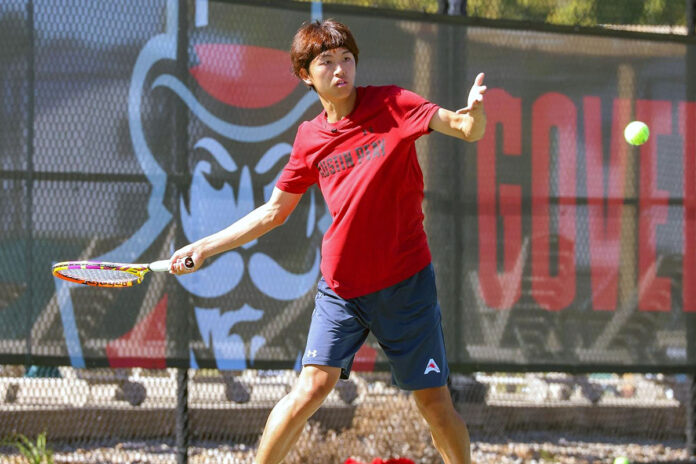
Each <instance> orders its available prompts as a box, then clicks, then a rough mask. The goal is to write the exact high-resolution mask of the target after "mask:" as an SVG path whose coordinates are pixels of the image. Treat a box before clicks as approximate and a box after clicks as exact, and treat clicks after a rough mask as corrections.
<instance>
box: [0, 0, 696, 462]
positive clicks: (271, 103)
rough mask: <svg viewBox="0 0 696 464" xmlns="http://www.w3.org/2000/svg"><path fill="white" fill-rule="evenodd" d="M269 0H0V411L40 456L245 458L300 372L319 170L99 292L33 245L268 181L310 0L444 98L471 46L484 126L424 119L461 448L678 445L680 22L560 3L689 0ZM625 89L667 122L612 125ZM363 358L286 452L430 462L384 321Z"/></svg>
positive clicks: (373, 70) (684, 131)
mask: <svg viewBox="0 0 696 464" xmlns="http://www.w3.org/2000/svg"><path fill="white" fill-rule="evenodd" d="M262 3H263V4H260V3H257V2H253V1H239V2H236V1H172V0H148V1H139V2H128V3H120V2H103V3H95V2H92V1H90V0H70V1H57V0H33V1H30V0H9V1H4V2H3V3H2V7H1V8H0V25H2V26H3V27H1V28H0V38H1V39H2V44H3V47H2V49H0V91H1V92H2V98H1V99H0V148H2V150H0V182H2V184H3V194H2V195H1V196H0V211H1V212H2V216H3V218H4V220H3V221H0V245H1V246H0V262H2V263H3V265H2V266H1V267H0V322H1V323H0V437H13V436H14V437H15V439H16V438H17V436H16V435H14V434H17V433H19V434H22V435H24V436H26V437H28V438H30V439H31V440H32V441H35V443H36V440H37V437H39V436H41V434H43V433H45V434H46V437H47V438H48V440H49V445H50V447H51V448H52V449H53V450H54V452H55V454H56V457H57V461H56V462H82V463H97V462H152V463H155V462H173V461H174V460H178V461H179V462H181V459H182V456H185V455H187V456H189V458H190V461H191V462H233V463H237V462H239V463H246V462H251V461H252V459H253V458H252V456H253V452H254V449H255V446H256V443H257V440H258V436H259V433H260V431H261V430H262V428H263V425H264V422H265V420H266V418H267V416H268V413H269V411H270V409H271V408H272V406H273V405H274V404H275V403H276V402H277V401H278V400H279V399H280V398H281V397H282V396H283V395H285V394H286V393H287V392H288V391H289V390H290V389H291V388H292V386H293V385H294V383H295V382H296V380H297V370H298V367H299V366H298V359H299V358H300V357H301V355H302V353H303V351H304V338H305V336H306V333H307V327H308V324H309V319H310V315H311V311H312V309H313V296H314V286H315V283H316V280H317V279H318V277H319V271H318V260H319V246H320V243H321V237H322V234H323V232H324V231H325V230H326V228H327V227H328V223H329V221H330V219H329V218H328V214H327V211H326V207H325V205H324V203H323V200H322V199H321V195H320V192H319V191H318V190H313V191H310V192H308V194H307V195H305V197H303V200H302V203H301V204H300V205H299V206H298V209H297V210H296V211H295V213H294V214H293V216H292V217H291V218H290V220H289V221H288V222H287V223H286V224H285V225H284V226H283V229H282V231H281V232H279V233H276V234H275V235H270V236H268V237H264V238H263V239H260V240H258V241H256V242H254V243H251V244H249V246H248V247H243V248H241V249H239V250H235V251H234V252H232V253H229V254H226V255H223V256H222V257H220V258H219V259H218V260H216V261H214V262H212V263H210V265H209V266H208V267H207V268H206V269H204V270H202V271H201V272H200V273H196V274H194V275H192V276H189V277H187V278H180V279H179V278H174V277H172V276H166V275H161V274H160V275H151V276H148V280H147V281H146V283H145V284H143V285H142V286H139V287H137V288H133V289H130V290H105V289H94V288H87V287H79V286H75V285H66V284H64V283H63V282H62V281H58V280H56V279H53V277H52V276H51V275H50V271H49V269H50V267H51V264H52V263H54V262H56V261H62V260H66V259H102V260H108V261H123V260H127V261H142V262H146V261H152V260H155V259H162V258H166V257H167V256H169V255H170V253H171V252H172V250H173V249H175V248H177V247H178V246H181V245H183V244H185V243H188V242H190V241H192V240H195V239H197V238H200V237H201V236H203V235H206V234H207V233H211V232H214V231H216V230H219V229H220V228H222V227H224V226H226V225H228V224H229V223H230V222H232V221H233V220H234V219H235V218H238V217H240V216H241V215H243V214H245V213H246V212H248V211H250V210H251V209H253V208H254V207H255V206H257V205H259V204H261V203H263V202H264V201H265V200H266V199H267V198H268V195H269V192H270V191H271V189H272V187H273V185H274V182H275V180H276V178H277V176H278V173H279V170H280V169H282V167H283V165H284V162H285V161H286V160H287V157H288V155H289V150H290V147H291V144H292V141H293V137H294V134H295V131H296V129H297V125H298V124H299V123H300V121H301V120H303V119H308V118H311V117H313V116H314V115H315V114H316V113H317V112H318V111H319V110H320V105H319V103H318V102H317V99H316V96H315V95H313V94H312V93H311V92H308V91H307V90H306V89H305V88H304V87H303V86H301V85H298V82H297V80H296V79H295V78H294V77H293V76H291V75H290V73H289V63H288V62H287V48H288V44H289V40H290V38H291V37H292V34H293V33H294V31H295V30H296V29H297V27H298V26H299V24H301V23H302V22H304V21H306V20H309V19H312V18H315V19H316V18H317V17H318V16H321V15H323V16H325V17H337V18H339V19H340V20H343V21H345V22H346V23H347V24H349V25H350V26H351V28H352V29H353V30H354V31H355V32H356V36H357V38H358V44H359V46H360V48H361V50H362V54H361V57H360V71H359V76H360V82H359V85H368V84H370V85H380V84H397V85H400V86H403V87H406V88H409V89H411V90H414V91H416V92H418V93H420V94H422V95H423V96H425V97H426V98H428V99H430V100H432V101H434V102H437V103H439V104H442V105H443V106H448V107H454V106H455V105H459V104H460V103H461V102H464V101H465V99H466V92H467V91H468V87H469V86H470V84H471V82H472V81H473V77H474V76H475V75H476V73H477V72H479V71H486V73H487V83H488V84H489V86H490V89H489V92H488V96H487V98H488V102H489V103H487V111H488V115H489V121H490V129H489V135H488V137H487V138H486V139H485V140H482V141H481V142H479V143H478V144H477V145H467V144H463V143H458V142H453V141H452V140H449V139H446V138H444V137H440V136H438V135H437V134H433V135H431V136H428V137H426V138H423V139H422V140H420V141H419V155H420V156H421V165H422V168H423V172H424V177H425V181H426V186H427V187H426V188H427V192H426V199H425V202H424V210H425V214H426V218H425V223H426V228H427V229H428V233H429V237H430V240H431V246H432V252H433V258H434V265H435V267H436V268H437V271H438V287H439V291H440V300H441V304H442V307H443V318H444V331H445V337H446V341H447V349H448V356H449V359H450V364H451V367H452V371H453V372H455V373H456V374H454V375H453V376H452V379H451V385H450V387H451V392H452V395H453V399H454V400H455V403H456V405H457V408H458V409H459V410H460V412H461V413H462V416H463V417H464V418H465V419H466V421H467V422H468V423H469V425H470V428H471V432H472V438H473V441H474V446H473V451H474V458H475V460H477V461H479V462H519V461H520V460H522V461H530V460H537V461H539V460H543V459H546V460H553V459H556V460H568V461H572V460H573V459H576V460H577V459H586V460H609V459H610V458H612V457H613V456H614V455H616V454H619V453H622V454H625V455H628V456H629V457H630V458H631V459H633V460H636V461H645V462H657V461H674V460H677V459H686V458H687V457H688V456H687V455H686V450H685V449H684V431H685V429H686V428H687V421H688V416H687V408H688V407H689V406H690V405H691V404H692V403H691V402H690V398H689V385H690V383H689V378H688V377H686V376H685V375H684V374H683V373H684V372H686V373H689V370H690V368H691V366H693V362H694V359H696V358H695V357H694V353H695V352H696V346H695V345H694V344H693V340H694V337H693V336H692V335H693V333H692V329H693V327H695V326H696V325H695V324H694V321H693V318H692V317H691V313H692V312H693V310H694V302H696V294H694V293H693V292H692V291H691V290H689V289H690V285H689V282H690V280H689V279H690V276H691V277H693V275H694V274H693V272H694V269H696V266H694V262H693V260H691V258H690V256H692V255H693V253H691V251H693V250H694V246H696V245H695V244H694V241H693V237H696V234H694V233H692V232H693V231H694V229H693V228H694V227H695V226H694V222H693V220H692V219H693V214H692V213H693V208H694V207H693V202H692V201H691V200H692V197H691V196H693V192H694V191H696V190H694V184H693V183H694V179H696V177H693V176H690V175H689V173H693V169H694V168H693V166H694V165H693V157H694V153H693V147H694V145H693V144H692V138H691V135H690V134H691V133H692V132H691V129H690V128H691V127H693V124H692V123H693V122H694V121H696V109H694V107H693V105H694V104H693V101H694V100H696V98H695V96H694V89H693V85H694V84H693V82H695V81H696V79H694V78H693V75H694V63H695V61H694V57H693V54H694V46H693V43H691V42H689V41H688V39H683V38H679V37H672V38H670V40H662V39H663V38H662V37H660V38H656V37H654V36H644V35H640V36H635V35H630V34H624V33H622V32H617V31H609V32H604V33H601V34H594V33H587V32H588V31H586V30H583V33H582V34H578V33H576V32H577V31H575V30H572V29H569V28H560V29H559V28H553V27H549V24H554V25H555V24H563V25H578V26H583V27H584V26H589V27H594V26H601V27H605V26H606V27H608V25H612V27H614V26H622V27H623V26H627V25H635V24H638V25H642V26H650V27H651V29H650V30H651V31H653V32H654V31H657V30H658V29H655V27H654V26H660V27H663V26H664V27H665V28H667V29H665V31H664V32H667V33H669V34H673V35H675V36H676V35H678V34H680V32H678V27H683V26H684V24H685V21H686V19H685V18H686V16H687V14H686V12H685V9H684V6H685V5H684V2H682V1H679V2H676V3H674V4H673V5H672V2H670V1H663V2H579V1H578V2H570V1H566V2H538V3H537V4H534V3H532V2H521V1H520V2H480V3H477V2H471V1H469V2H466V15H467V16H469V17H470V18H481V19H486V21H481V22H478V23H477V22H476V21H471V22H469V20H466V21H464V20H462V21H459V20H456V19H454V20H453V19H452V18H446V17H444V16H441V15H438V14H437V13H438V12H442V11H445V10H447V11H448V12H451V13H457V5H460V6H462V5H463V3H459V4H455V2H451V3H448V4H444V3H443V2H429V3H428V2H408V3H407V2H405V1H402V2H396V1H394V2H358V1H355V2H341V3H342V4H341V5H338V4H337V3H339V2H336V4H334V2H322V3H321V5H319V6H320V7H321V8H318V7H317V5H318V4H317V3H316V2H315V3H314V4H312V5H310V4H308V3H307V2H281V1H276V2H262ZM677 3H678V4H679V5H677ZM348 5H349V6H348ZM677 6H679V8H678V7H677ZM368 7H373V9H371V8H368ZM374 7H377V8H378V10H377V9H374ZM624 7H625V9H626V11H625V12H622V11H623V10H622V9H624ZM396 9H398V10H408V11H405V12H404V11H399V12H398V13H396V12H395V11H394V10H396ZM629 10H630V11H629ZM680 11H681V13H680ZM423 12H425V13H427V14H426V15H423V14H421V13H423ZM459 12H460V13H461V12H463V10H459ZM650 15H652V16H650ZM488 20H491V22H488ZM509 20H515V21H516V22H515V23H514V24H512V23H510V22H509ZM520 21H527V22H529V24H527V26H528V27H523V26H525V23H521V22H520ZM532 23H534V25H532ZM593 31H594V30H593ZM284 60H285V61H284ZM634 117H635V118H642V119H645V120H646V121H648V122H649V123H650V126H651V130H652V131H653V135H652V138H651V141H650V143H648V144H646V145H645V146H644V147H643V148H641V149H634V148H629V147H627V146H626V145H625V144H623V142H622V138H621V137H622V136H621V131H622V128H623V126H624V125H625V123H626V122H628V120H629V118H634ZM288 121H289V122H288ZM259 134H260V135H259ZM685 173H686V174H685ZM617 186H622V187H625V188H620V189H619V188H618V187H617ZM290 243H292V244H293V245H292V246H289V245H288V244H290ZM354 367H355V369H354V370H355V371H354V372H353V373H352V375H351V378H350V380H348V381H344V382H341V383H340V384H339V385H338V387H337V389H336V390H335V391H334V392H333V393H332V394H331V395H330V397H329V399H328V401H327V403H326V404H325V406H324V407H323V408H322V409H320V411H319V412H318V413H317V415H316V416H315V417H314V419H313V421H312V422H311V423H310V425H308V427H307V428H306V429H305V431H304V434H303V436H302V438H301V440H300V444H299V445H298V447H297V449H295V450H294V451H293V454H292V455H291V456H290V457H289V460H288V462H292V463H315V462H316V463H319V462H321V463H339V464H343V462H344V461H345V460H346V459H347V458H348V457H350V456H354V457H355V458H356V459H358V460H361V461H364V462H370V461H371V460H372V459H373V458H376V457H382V458H387V457H390V456H392V457H396V456H403V457H408V458H410V459H413V460H415V461H417V462H419V463H431V462H432V463H436V462H439V457H437V455H436V452H435V450H434V448H433V447H432V446H431V444H430V438H429V432H428V431H427V428H426V427H425V425H424V424H423V422H422V420H420V418H419V415H418V413H417V410H416V408H415V405H414V404H413V400H412V398H411V397H410V396H409V395H408V394H404V393H402V392H399V391H398V390H397V389H395V388H394V387H393V386H392V385H391V382H390V375H389V373H388V365H387V363H386V359H385V357H384V355H383V353H382V352H381V350H380V348H379V345H378V343H377V342H376V340H374V339H373V338H369V339H368V341H367V342H366V344H365V346H364V347H363V349H362V350H361V351H360V352H359V354H358V357H357V358H356V360H355V363H354ZM557 371H558V372H557ZM184 372H185V373H187V375H186V376H185V378H186V379H187V380H185V381H184V382H183V385H185V386H186V392H187V396H186V397H185V398H183V400H184V402H183V404H182V388H181V387H182V382H181V376H182V373H184ZM182 408H183V409H184V410H182ZM186 410H187V411H188V412H186ZM181 421H183V423H182V422H181ZM186 425H187V427H186ZM183 429H186V430H187V431H188V433H189V438H190V441H187V440H185V439H183V440H182V439H181V437H180V436H179V435H180V433H181V431H182V430H183ZM559 430H560V431H562V432H563V433H564V434H566V435H567V437H576V439H575V438H566V437H559V434H558V433H557V432H558V431H559ZM178 436H179V437H178ZM177 437H178V438H179V440H177ZM564 440H565V441H564ZM571 441H572V442H573V444H572V446H571V444H570V442H571ZM18 443H19V444H21V443H22V442H21V441H20V442H17V441H15V442H14V444H13V443H10V444H5V445H3V446H2V447H1V448H0V462H3V463H4V462H12V463H14V462H20V461H21V459H22V458H21V456H20V454H19V452H18V449H17V446H14V445H17V444H18ZM510 443H516V444H515V445H514V446H510V445H509V444H510ZM525 443H526V445H525ZM576 444H578V445H577V447H576V446H575V445H576ZM525 446H526V447H525ZM636 447H637V448H636ZM571 448H572V451H570V450H571Z"/></svg>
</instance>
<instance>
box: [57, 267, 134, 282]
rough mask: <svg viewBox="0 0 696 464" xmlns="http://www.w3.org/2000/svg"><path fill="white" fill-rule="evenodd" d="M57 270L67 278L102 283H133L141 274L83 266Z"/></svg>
mask: <svg viewBox="0 0 696 464" xmlns="http://www.w3.org/2000/svg"><path fill="white" fill-rule="evenodd" d="M57 272H58V273H59V274H61V275H63V276H65V277H67V278H68V279H72V280H77V281H84V282H93V283H97V284H104V285H124V284H128V283H130V282H132V283H135V282H137V281H139V280H140V279H141V278H142V276H141V275H139V274H135V273H132V272H128V271H124V270H118V269H104V268H96V269H90V268H85V267H79V268H77V267H76V268H66V269H60V270H58V271H57Z"/></svg>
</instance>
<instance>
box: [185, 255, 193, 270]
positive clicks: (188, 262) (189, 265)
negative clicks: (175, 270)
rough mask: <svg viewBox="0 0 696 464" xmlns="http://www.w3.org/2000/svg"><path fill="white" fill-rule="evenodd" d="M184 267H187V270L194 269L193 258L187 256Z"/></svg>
mask: <svg viewBox="0 0 696 464" xmlns="http://www.w3.org/2000/svg"><path fill="white" fill-rule="evenodd" d="M184 266H185V267H186V269H193V258H192V257H190V256H187V257H186V258H185V259H184Z"/></svg>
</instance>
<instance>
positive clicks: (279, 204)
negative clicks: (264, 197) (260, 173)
mask: <svg viewBox="0 0 696 464" xmlns="http://www.w3.org/2000/svg"><path fill="white" fill-rule="evenodd" d="M302 195H303V194H302V193H289V192H286V191H284V190H281V189H279V188H278V187H274V188H273V193H272V194H271V198H270V199H269V200H268V203H267V205H268V207H269V208H270V209H271V210H272V211H273V212H274V216H276V217H278V219H279V220H280V222H285V220H286V219H287V218H288V216H290V213H292V212H293V211H294V210H295V207H297V204H298V203H299V202H300V200H301V199H302Z"/></svg>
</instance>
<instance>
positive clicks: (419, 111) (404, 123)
mask: <svg viewBox="0 0 696 464" xmlns="http://www.w3.org/2000/svg"><path fill="white" fill-rule="evenodd" d="M395 102H396V107H397V108H398V113H399V114H400V115H401V124H400V127H401V132H402V135H403V137H405V138H414V139H415V138H418V137H420V136H421V135H424V134H428V133H430V132H431V129H430V128H429V127H428V126H429V125H430V120H431V119H432V117H433V115H434V114H435V112H436V111H437V110H439V109H440V107H439V106H438V105H436V104H435V103H431V102H430V101H428V100H426V99H425V98H423V97H421V96H420V95H418V94H416V93H414V92H411V91H410V90H406V89H398V91H397V92H396V93H395Z"/></svg>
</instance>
